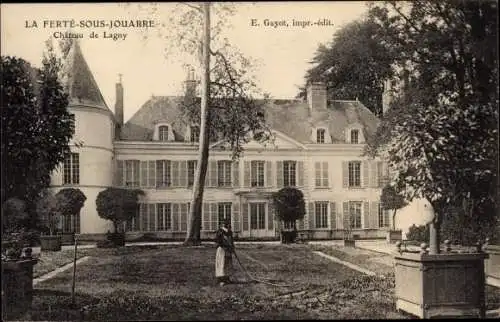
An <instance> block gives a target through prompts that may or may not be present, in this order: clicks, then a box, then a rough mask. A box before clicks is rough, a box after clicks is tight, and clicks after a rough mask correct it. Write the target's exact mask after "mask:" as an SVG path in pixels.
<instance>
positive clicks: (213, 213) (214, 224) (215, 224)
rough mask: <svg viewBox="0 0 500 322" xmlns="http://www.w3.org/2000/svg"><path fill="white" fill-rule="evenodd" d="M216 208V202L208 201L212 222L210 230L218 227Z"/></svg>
mask: <svg viewBox="0 0 500 322" xmlns="http://www.w3.org/2000/svg"><path fill="white" fill-rule="evenodd" d="M217 210H218V207H217V204H216V203H215V202H212V203H210V221H211V222H212V227H211V228H210V230H212V231H215V230H217V229H219V213H218V211H217Z"/></svg>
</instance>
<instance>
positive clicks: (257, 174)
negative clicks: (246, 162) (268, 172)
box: [250, 161, 264, 187]
mask: <svg viewBox="0 0 500 322" xmlns="http://www.w3.org/2000/svg"><path fill="white" fill-rule="evenodd" d="M250 174H251V180H252V182H251V185H252V187H263V186H264V161H251V162H250Z"/></svg>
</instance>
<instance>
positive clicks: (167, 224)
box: [156, 203, 172, 230]
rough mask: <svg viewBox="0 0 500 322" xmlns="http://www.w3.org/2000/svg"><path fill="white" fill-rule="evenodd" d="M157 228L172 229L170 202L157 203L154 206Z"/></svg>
mask: <svg viewBox="0 0 500 322" xmlns="http://www.w3.org/2000/svg"><path fill="white" fill-rule="evenodd" d="M156 214H157V218H156V220H157V222H158V225H157V230H171V229H172V205H171V204H170V203H159V204H157V207H156Z"/></svg>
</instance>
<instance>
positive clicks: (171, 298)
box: [31, 245, 404, 321]
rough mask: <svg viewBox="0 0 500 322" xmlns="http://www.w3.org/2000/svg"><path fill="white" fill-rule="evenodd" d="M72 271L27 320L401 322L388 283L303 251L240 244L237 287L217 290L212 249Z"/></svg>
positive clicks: (143, 251)
mask: <svg viewBox="0 0 500 322" xmlns="http://www.w3.org/2000/svg"><path fill="white" fill-rule="evenodd" d="M86 251H87V253H88V255H90V256H92V257H91V258H90V259H89V260H88V261H87V262H85V263H82V264H81V265H79V266H78V269H77V286H76V290H77V297H76V302H77V308H76V309H69V303H70V290H71V272H69V271H67V272H63V273H61V274H60V275H58V276H56V277H55V278H53V279H50V280H47V281H44V282H41V283H39V284H38V285H37V286H36V290H35V295H34V299H33V311H32V314H31V319H32V320H52V321H54V320H75V319H83V320H108V321H109V320H114V321H123V320H241V319H253V320H255V319H363V318H373V319H377V318H380V319H384V318H404V316H402V315H400V314H397V313H396V312H395V311H394V303H393V297H392V291H393V280H391V279H390V278H385V279H383V278H378V277H367V276H364V275H362V274H361V273H358V272H356V271H353V270H351V269H348V268H346V267H345V266H342V265H339V264H336V263H333V262H331V261H329V260H327V259H325V258H322V257H320V256H318V255H316V254H314V253H312V252H311V249H310V248H309V247H308V246H306V245H272V246H271V245H242V246H239V247H238V255H239V258H240V260H241V262H242V264H243V265H244V267H245V268H246V269H247V270H248V271H249V272H250V273H251V274H252V275H253V276H255V277H256V278H259V279H266V280H268V281H271V282H272V283H275V284H287V285H288V287H276V286H271V285H267V284H262V283H253V282H251V281H250V280H249V279H248V277H246V276H245V275H244V274H243V272H242V270H241V269H240V268H239V266H238V264H237V263H236V262H235V263H234V264H235V272H236V274H235V278H236V279H237V281H238V283H235V284H229V285H226V286H224V287H220V286H218V285H216V282H215V277H214V266H213V265H214V256H215V249H214V248H213V247H211V246H210V245H207V246H201V247H189V248H187V247H180V246H151V247H125V248H121V249H88V250H86Z"/></svg>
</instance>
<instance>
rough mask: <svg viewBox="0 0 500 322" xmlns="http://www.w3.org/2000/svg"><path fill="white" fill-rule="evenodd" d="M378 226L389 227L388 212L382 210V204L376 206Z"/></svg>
mask: <svg viewBox="0 0 500 322" xmlns="http://www.w3.org/2000/svg"><path fill="white" fill-rule="evenodd" d="M378 226H379V227H380V228H382V227H389V211H387V210H384V209H383V208H382V204H379V206H378Z"/></svg>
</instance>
